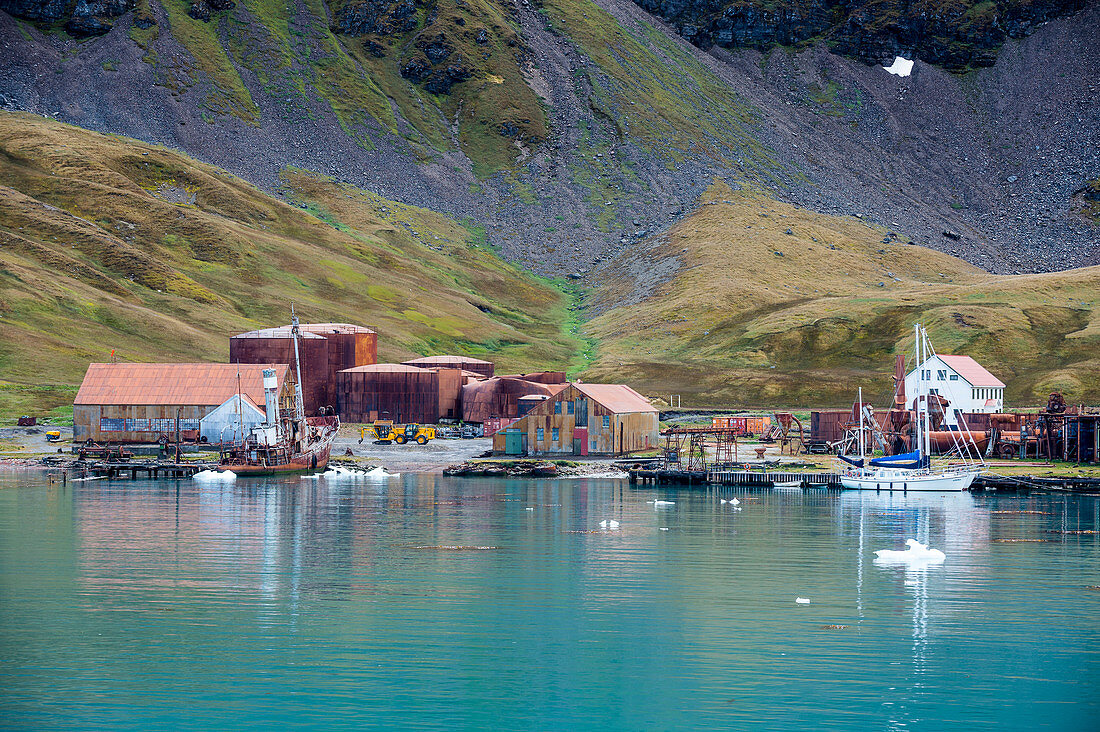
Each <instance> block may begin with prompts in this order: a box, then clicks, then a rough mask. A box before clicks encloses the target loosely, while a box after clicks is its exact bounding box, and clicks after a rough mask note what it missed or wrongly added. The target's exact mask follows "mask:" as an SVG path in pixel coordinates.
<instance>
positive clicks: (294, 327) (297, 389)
mask: <svg viewBox="0 0 1100 732" xmlns="http://www.w3.org/2000/svg"><path fill="white" fill-rule="evenodd" d="M290 334H291V335H292V336H293V337H294V370H295V373H296V375H297V378H296V380H295V381H296V383H295V384H294V398H295V401H296V402H297V403H298V404H297V408H296V409H295V410H294V415H295V417H297V419H298V422H299V423H302V422H305V419H306V408H305V403H304V399H303V397H302V360H301V358H300V357H299V356H298V316H297V315H296V314H295V313H294V306H293V305H291V306H290Z"/></svg>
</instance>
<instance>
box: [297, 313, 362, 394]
mask: <svg viewBox="0 0 1100 732" xmlns="http://www.w3.org/2000/svg"><path fill="white" fill-rule="evenodd" d="M300 328H301V331H302V332H303V333H314V334H316V335H319V336H322V337H324V338H325V339H327V340H328V362H329V370H328V379H329V383H330V384H332V385H334V386H335V384H336V374H338V373H340V372H341V371H343V370H344V369H353V368H355V367H356V366H370V365H373V364H376V363H378V334H377V333H375V332H374V331H373V330H371V329H370V328H365V327H363V326H361V325H351V324H350V323H307V324H305V325H302V326H300ZM333 398H335V394H333Z"/></svg>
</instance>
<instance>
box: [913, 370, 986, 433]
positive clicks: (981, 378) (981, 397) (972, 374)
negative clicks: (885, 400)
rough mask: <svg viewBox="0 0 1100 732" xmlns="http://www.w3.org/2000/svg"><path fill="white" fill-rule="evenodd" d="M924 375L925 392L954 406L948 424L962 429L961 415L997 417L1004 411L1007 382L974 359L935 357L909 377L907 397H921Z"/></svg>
mask: <svg viewBox="0 0 1100 732" xmlns="http://www.w3.org/2000/svg"><path fill="white" fill-rule="evenodd" d="M921 370H923V371H924V388H925V389H926V390H927V391H928V392H929V393H932V394H939V395H940V396H942V397H945V398H946V399H947V400H948V401H949V402H951V404H950V407H949V409H950V410H951V411H950V413H949V414H948V415H947V418H946V420H945V421H946V423H947V424H949V425H958V423H959V420H958V415H959V413H964V414H969V413H974V412H986V413H994V412H1000V411H1002V410H1003V409H1004V404H1005V401H1004V393H1005V385H1004V382H1003V381H1001V380H1000V379H998V378H997V377H996V376H994V375H993V374H991V373H989V371H987V370H986V369H985V367H984V366H982V365H981V364H980V363H978V362H977V361H975V360H974V359H972V358H971V357H970V356H945V355H942V354H937V355H935V356H932V357H931V358H929V359H928V360H927V361H925V362H924V363H923V364H921V366H920V368H919V369H913V370H912V371H910V372H909V373H908V374H907V375H906V376H905V395H906V397H907V398H908V400H909V401H910V402H911V401H912V399H913V397H915V396H916V394H917V379H918V376H919V375H920V371H921Z"/></svg>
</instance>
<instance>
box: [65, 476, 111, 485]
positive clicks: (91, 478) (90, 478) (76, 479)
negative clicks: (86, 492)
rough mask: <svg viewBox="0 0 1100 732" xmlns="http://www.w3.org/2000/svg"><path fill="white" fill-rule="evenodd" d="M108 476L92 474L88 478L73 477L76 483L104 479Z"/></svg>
mask: <svg viewBox="0 0 1100 732" xmlns="http://www.w3.org/2000/svg"><path fill="white" fill-rule="evenodd" d="M106 477H107V476H105V475H91V476H88V477H87V478H73V482H74V483H86V482H87V481H89V480H103V479H104V478H106Z"/></svg>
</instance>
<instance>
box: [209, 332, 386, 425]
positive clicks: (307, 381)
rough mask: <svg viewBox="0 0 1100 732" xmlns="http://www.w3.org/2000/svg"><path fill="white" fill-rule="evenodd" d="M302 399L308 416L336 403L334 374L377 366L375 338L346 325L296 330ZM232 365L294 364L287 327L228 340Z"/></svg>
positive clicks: (368, 333)
mask: <svg viewBox="0 0 1100 732" xmlns="http://www.w3.org/2000/svg"><path fill="white" fill-rule="evenodd" d="M299 329H300V334H299V338H298V352H299V355H300V359H301V366H302V397H303V399H304V401H305V405H304V407H305V410H306V413H307V414H316V413H317V412H318V411H319V410H320V409H321V408H322V407H336V406H338V402H339V394H338V388H337V380H338V379H337V374H339V373H340V372H341V371H343V370H345V369H349V368H355V367H357V366H369V365H371V364H375V363H377V362H378V334H377V333H375V332H374V331H373V330H371V329H370V328H365V327H363V326H360V325H351V324H348V323H306V324H303V325H301V326H299ZM229 360H230V362H231V363H294V339H293V337H292V335H291V327H290V326H289V325H284V326H280V327H278V328H264V329H262V330H253V331H250V332H248V333H241V334H239V335H235V336H233V337H231V338H230V339H229Z"/></svg>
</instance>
